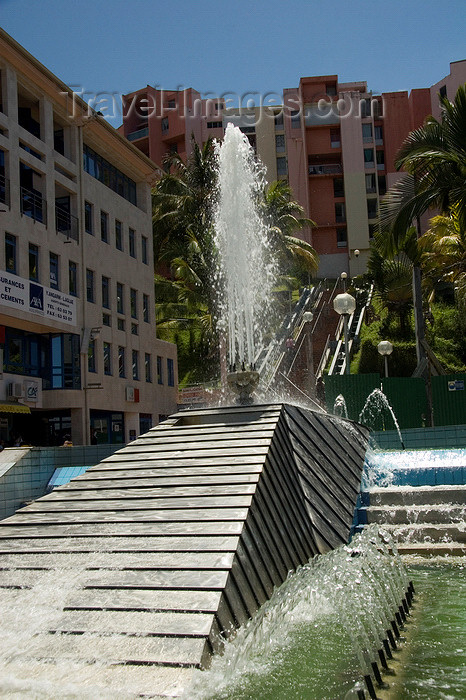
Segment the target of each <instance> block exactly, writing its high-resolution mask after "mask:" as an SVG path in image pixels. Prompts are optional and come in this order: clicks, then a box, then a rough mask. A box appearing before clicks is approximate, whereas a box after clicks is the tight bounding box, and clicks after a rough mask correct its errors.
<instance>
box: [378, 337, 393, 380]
mask: <svg viewBox="0 0 466 700" xmlns="http://www.w3.org/2000/svg"><path fill="white" fill-rule="evenodd" d="M377 350H378V351H379V355H382V357H383V359H384V361H385V376H386V377H388V356H389V355H391V354H392V352H393V345H392V344H391V342H390V341H389V340H381V341H380V343H379V344H378V345H377Z"/></svg>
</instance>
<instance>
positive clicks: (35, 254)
mask: <svg viewBox="0 0 466 700" xmlns="http://www.w3.org/2000/svg"><path fill="white" fill-rule="evenodd" d="M29 279H30V280H32V281H33V282H38V281H39V248H38V246H36V245H34V243H30V244H29Z"/></svg>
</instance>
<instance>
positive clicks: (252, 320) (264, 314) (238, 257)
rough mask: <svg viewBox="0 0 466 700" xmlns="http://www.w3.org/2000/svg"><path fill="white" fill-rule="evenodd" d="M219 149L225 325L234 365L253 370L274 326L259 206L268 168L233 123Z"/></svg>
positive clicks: (271, 276) (271, 274) (218, 229)
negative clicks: (268, 328) (265, 335)
mask: <svg viewBox="0 0 466 700" xmlns="http://www.w3.org/2000/svg"><path fill="white" fill-rule="evenodd" d="M217 148H218V168H219V171H218V204H217V209H216V213H215V221H214V226H215V236H216V239H215V242H216V246H217V248H218V252H219V267H220V269H219V281H220V287H221V292H220V310H219V316H220V326H221V327H222V326H223V327H224V328H225V329H226V330H227V331H228V362H229V365H230V368H233V367H236V368H237V369H241V368H246V369H250V368H252V367H253V366H254V362H255V356H256V349H257V348H258V347H260V345H261V342H262V338H263V335H264V333H265V331H266V329H267V326H268V319H269V318H270V313H269V310H270V304H271V292H272V287H273V284H274V281H275V271H274V262H273V260H272V256H271V255H270V250H269V236H268V227H267V226H266V224H265V222H264V221H263V219H262V218H261V215H260V211H259V206H258V202H259V197H260V195H261V193H262V191H263V188H264V184H265V181H264V172H263V167H262V166H261V165H260V164H258V163H257V162H256V161H255V159H254V153H253V150H252V148H251V146H250V145H249V142H248V140H247V138H246V137H245V136H244V135H243V134H242V132H241V131H240V130H239V129H238V128H237V127H235V126H233V124H228V125H227V128H226V131H225V138H224V140H223V142H222V143H221V144H218V147H217Z"/></svg>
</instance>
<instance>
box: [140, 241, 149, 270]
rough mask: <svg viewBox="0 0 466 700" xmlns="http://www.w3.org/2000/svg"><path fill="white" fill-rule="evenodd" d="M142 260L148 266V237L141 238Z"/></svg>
mask: <svg viewBox="0 0 466 700" xmlns="http://www.w3.org/2000/svg"><path fill="white" fill-rule="evenodd" d="M141 259H142V262H143V263H144V264H145V265H147V260H148V258H147V237H146V236H141Z"/></svg>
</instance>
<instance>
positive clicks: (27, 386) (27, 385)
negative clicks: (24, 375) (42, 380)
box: [23, 382, 39, 403]
mask: <svg viewBox="0 0 466 700" xmlns="http://www.w3.org/2000/svg"><path fill="white" fill-rule="evenodd" d="M23 386H24V400H25V401H30V402H31V403H37V401H39V382H24V385H23Z"/></svg>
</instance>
